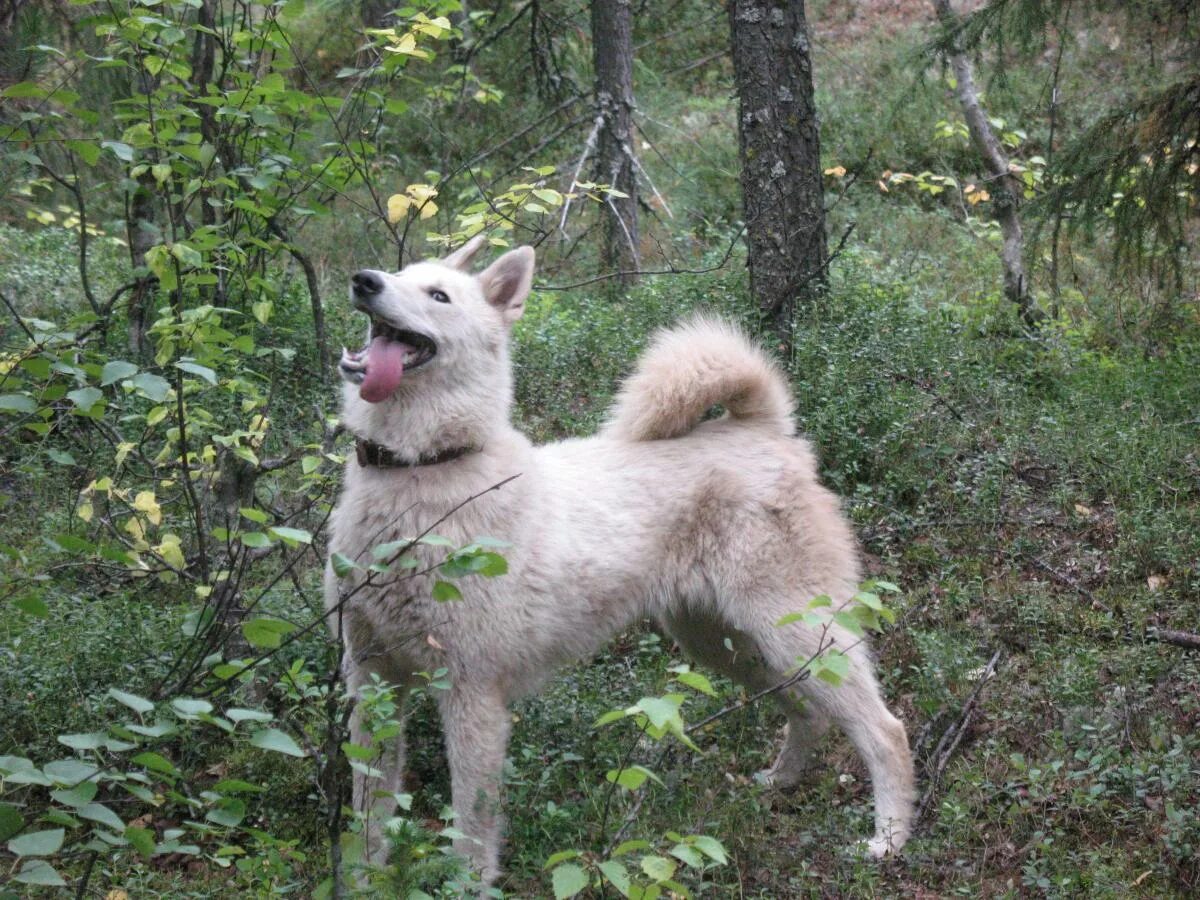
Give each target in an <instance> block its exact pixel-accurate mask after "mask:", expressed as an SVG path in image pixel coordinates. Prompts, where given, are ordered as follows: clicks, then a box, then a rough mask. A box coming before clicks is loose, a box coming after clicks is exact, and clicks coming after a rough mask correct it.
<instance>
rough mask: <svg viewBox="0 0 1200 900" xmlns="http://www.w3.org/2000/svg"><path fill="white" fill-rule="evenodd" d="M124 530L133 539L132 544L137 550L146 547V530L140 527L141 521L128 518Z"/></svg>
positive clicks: (131, 517) (135, 518)
mask: <svg viewBox="0 0 1200 900" xmlns="http://www.w3.org/2000/svg"><path fill="white" fill-rule="evenodd" d="M124 529H125V531H126V533H127V534H128V535H129V536H130V537H131V538H133V543H134V545H135V546H136V547H137V548H138V549H139V550H141V549H142V548H144V547H145V546H146V529H145V528H143V527H142V520H141V519H139V518H138V517H137V516H130V517H129V518H128V519H126V520H125V525H124Z"/></svg>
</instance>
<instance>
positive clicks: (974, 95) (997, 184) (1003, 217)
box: [933, 0, 1041, 325]
mask: <svg viewBox="0 0 1200 900" xmlns="http://www.w3.org/2000/svg"><path fill="white" fill-rule="evenodd" d="M933 8H934V10H935V11H936V12H937V17H938V21H939V22H941V24H942V26H943V27H944V28H946V29H947V30H949V29H952V28H954V27H955V26H956V25H957V24H958V17H957V15H955V12H954V10H953V8H951V6H950V0H933ZM949 62H950V70H951V71H952V72H953V73H954V80H955V87H954V92H955V94H956V96H957V97H958V102H959V105H960V106H961V107H962V111H963V117H964V118H965V119H966V120H967V131H968V132H969V133H970V135H971V144H972V146H973V147H974V148H975V152H976V153H978V154H979V158H980V159H981V160H982V162H983V166H984V169H986V170H987V174H988V179H989V192H990V193H991V195H992V205H993V208H994V209H995V212H996V221H997V222H999V223H1000V233H1001V235H1002V236H1003V239H1004V244H1003V246H1002V248H1001V251H1000V262H1001V265H1002V266H1003V268H1004V296H1005V297H1006V298H1007V299H1008V300H1009V301H1010V302H1012V303H1014V304H1016V307H1017V311H1018V312H1019V313H1020V315H1021V318H1022V319H1023V320H1024V321H1025V322H1026V323H1027V324H1030V325H1032V324H1034V323H1035V322H1037V321H1038V319H1040V318H1041V314H1040V312H1039V311H1038V309H1037V307H1036V306H1035V305H1034V303H1033V295H1032V293H1031V292H1030V289H1029V279H1028V278H1027V277H1026V275H1025V262H1024V257H1025V237H1024V234H1023V233H1022V231H1021V217H1020V215H1019V214H1018V212H1017V207H1018V205H1019V203H1020V198H1021V197H1022V195H1023V194H1024V191H1025V185H1024V184H1023V183H1022V182H1021V181H1020V180H1019V179H1018V178H1016V177H1015V176H1013V174H1012V172H1011V171H1010V170H1009V167H1008V155H1007V154H1006V153H1005V152H1004V147H1003V146H1002V145H1001V144H1000V140H999V139H998V138H997V137H996V133H995V132H994V131H992V126H991V123H990V122H988V117H987V113H986V112H985V111H984V109H983V106H982V104H980V102H979V91H978V90H976V88H975V79H974V77H973V75H972V72H971V62H970V60H968V59H967V55H966V53H964V52H963V49H962V43H961V41H959V40H958V38H957V36H956V37H955V39H954V41H953V44H952V49H951V52H950V54H949Z"/></svg>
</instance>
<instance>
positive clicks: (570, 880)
mask: <svg viewBox="0 0 1200 900" xmlns="http://www.w3.org/2000/svg"><path fill="white" fill-rule="evenodd" d="M550 881H551V884H552V885H553V886H554V900H565V898H567V897H574V896H575V895H576V894H578V893H579V892H580V891H582V890H583V889H584V888H586V887H587V886H588V876H587V872H585V871H584V870H583V866H580V865H578V864H576V863H563V864H562V865H561V866H558V867H557V868H556V869H555V870H554V872H553V874H552V875H551V877H550Z"/></svg>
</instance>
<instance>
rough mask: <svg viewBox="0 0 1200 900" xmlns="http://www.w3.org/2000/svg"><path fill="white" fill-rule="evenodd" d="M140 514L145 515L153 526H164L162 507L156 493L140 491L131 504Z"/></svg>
mask: <svg viewBox="0 0 1200 900" xmlns="http://www.w3.org/2000/svg"><path fill="white" fill-rule="evenodd" d="M131 505H132V506H133V508H134V509H136V510H137V511H138V512H140V513H145V514H146V518H147V519H149V520H150V522H151V524H154V525H161V524H162V507H161V506H159V505H158V500H156V499H155V497H154V491H139V492H138V495H137V497H135V498H134V501H133V503H132V504H131Z"/></svg>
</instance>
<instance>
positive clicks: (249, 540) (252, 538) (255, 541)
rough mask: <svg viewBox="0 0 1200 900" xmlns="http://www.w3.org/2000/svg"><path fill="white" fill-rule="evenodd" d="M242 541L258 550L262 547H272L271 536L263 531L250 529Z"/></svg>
mask: <svg viewBox="0 0 1200 900" xmlns="http://www.w3.org/2000/svg"><path fill="white" fill-rule="evenodd" d="M242 543H243V544H245V545H246V546H247V547H252V548H254V549H256V550H257V549H259V548H261V547H270V546H271V538H270V537H269V536H268V535H266V534H264V533H263V532H261V531H248V532H246V533H245V534H243V535H242Z"/></svg>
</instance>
